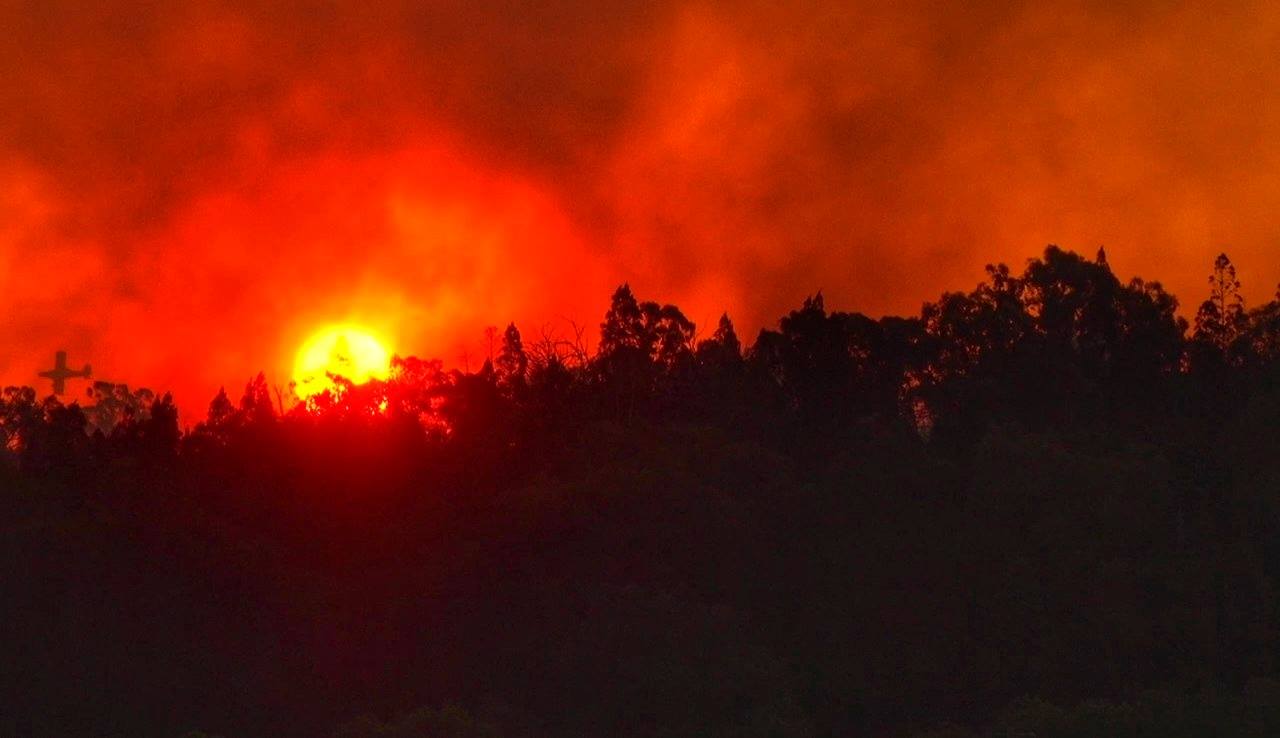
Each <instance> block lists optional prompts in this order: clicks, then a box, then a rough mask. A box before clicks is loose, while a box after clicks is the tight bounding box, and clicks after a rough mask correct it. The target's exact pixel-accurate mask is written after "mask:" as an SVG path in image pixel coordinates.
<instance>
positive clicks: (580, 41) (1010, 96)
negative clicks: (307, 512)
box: [0, 0, 1280, 411]
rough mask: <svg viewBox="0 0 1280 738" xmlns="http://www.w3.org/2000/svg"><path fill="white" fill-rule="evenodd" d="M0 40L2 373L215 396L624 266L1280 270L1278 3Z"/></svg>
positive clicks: (920, 275)
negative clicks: (326, 333)
mask: <svg viewBox="0 0 1280 738" xmlns="http://www.w3.org/2000/svg"><path fill="white" fill-rule="evenodd" d="M371 6H373V7H371ZM424 6H426V7H424ZM481 6H484V7H483V9H482V8H481ZM890 6H891V7H890ZM0 28H4V29H5V33H6V41H5V43H3V44H0V79H3V80H4V83H3V84H0V288H2V289H3V295H4V298H5V304H4V308H3V311H2V312H0V380H2V381H4V382H8V383H15V382H24V383H31V382H34V381H35V376H34V374H35V371H36V370H37V369H40V368H43V366H42V364H43V363H45V362H47V361H48V358H47V357H49V356H51V355H52V352H53V350H54V349H56V348H67V349H69V350H70V351H71V353H72V356H71V359H72V363H76V362H77V361H92V362H93V363H94V365H95V367H96V368H97V369H98V371H99V373H100V374H101V375H103V376H104V378H108V379H116V380H121V381H128V382H131V383H135V384H136V383H139V382H146V383H149V384H151V385H152V386H154V387H156V388H158V389H175V390H176V391H177V392H178V397H179V401H180V402H181V403H182V404H183V405H184V407H186V408H189V409H192V410H196V411H199V410H200V409H201V408H202V407H203V404H204V402H205V401H206V400H207V398H208V396H209V395H211V394H212V392H214V391H215V390H216V389H217V387H218V386H219V385H221V384H227V385H236V384H238V383H239V382H241V381H243V380H244V379H245V378H246V377H248V376H249V375H250V374H251V373H254V372H256V371H257V370H258V369H265V370H267V372H268V374H269V375H271V376H273V377H274V379H275V381H277V382H281V383H283V382H284V381H287V379H288V372H289V366H290V363H291V361H292V356H293V352H294V351H295V349H296V348H297V346H298V345H299V344H300V343H301V342H302V340H303V339H304V338H305V336H306V334H307V333H308V332H309V331H311V330H312V329H314V328H315V327H317V326H318V325H320V324H322V323H325V322H333V321H341V320H355V321H359V322H364V323H368V324H370V325H371V326H373V327H375V328H376V329H377V330H379V331H381V332H383V333H384V334H385V335H387V336H389V337H391V338H392V339H393V343H394V345H395V348H396V350H398V351H401V352H402V353H412V354H418V355H423V356H431V355H437V356H442V357H443V358H445V359H446V360H449V361H451V362H455V363H462V362H464V361H473V362H474V361H476V360H478V359H479V358H480V357H481V356H482V354H483V352H484V344H483V339H482V332H483V328H484V327H485V326H487V325H503V324H505V323H506V321H508V320H516V321H517V322H519V323H520V324H521V325H522V327H524V328H525V329H526V331H529V330H532V331H534V332H537V331H538V330H539V329H540V328H541V326H543V325H551V324H555V323H557V322H558V321H562V320H563V319H564V318H565V317H568V318H572V319H575V320H577V321H578V322H580V323H586V324H594V323H595V322H597V321H598V319H599V315H600V313H601V312H602V311H603V308H604V303H605V301H606V299H607V297H608V292H609V290H610V288H611V287H612V286H614V285H616V284H617V283H620V282H622V281H624V280H629V281H630V282H631V283H632V285H633V286H634V287H635V288H636V290H637V292H639V293H640V294H641V295H642V296H643V297H654V298H659V299H663V300H667V301H672V302H676V303H677V304H679V305H681V306H682V307H684V308H685V309H686V312H688V313H689V314H690V317H692V318H694V319H695V320H698V321H699V322H700V323H702V324H706V323H707V322H708V321H712V320H714V318H715V317H717V316H718V315H719V313H720V311H722V310H728V311H729V312H730V314H731V315H733V316H734V317H735V318H736V319H737V321H738V323H739V326H740V328H741V329H742V331H743V332H744V333H747V334H750V332H751V331H753V330H755V329H757V328H759V327H760V326H762V325H765V324H767V323H768V322H770V321H772V320H773V319H774V318H776V316H777V315H779V314H780V313H782V312H783V311H785V310H787V309H789V308H791V307H793V306H795V305H797V304H798V303H799V302H800V300H801V299H802V298H803V297H804V296H805V295H806V294H809V293H812V292H814V291H816V290H818V289H822V290H823V291H824V293H825V294H826V296H827V298H828V304H831V305H836V306H840V307H842V308H846V309H855V310H862V311H865V312H868V313H871V314H880V313H885V312H897V313H914V312H915V311H917V310H918V309H919V305H920V303H921V302H922V301H924V300H927V299H932V298H934V297H936V296H937V295H938V293H940V292H941V291H943V290H946V289H958V288H967V287H970V286H972V284H973V283H975V282H976V281H977V280H978V279H979V278H980V276H981V268H982V265H983V264H984V263H986V262H988V261H995V260H1005V261H1009V262H1010V263H1012V264H1015V265H1020V264H1021V262H1022V260H1023V259H1024V258H1026V257H1027V256H1030V255H1033V254H1035V253H1036V252H1037V251H1038V250H1039V249H1041V248H1042V247H1043V246H1044V245H1045V244H1046V243H1049V242H1055V243H1060V244H1062V245H1064V246H1066V247H1070V248H1075V249H1078V250H1082V251H1087V252H1088V253H1092V252H1093V250H1094V249H1096V248H1097V246H1099V245H1105V246H1106V247H1107V249H1108V252H1109V254H1110V256H1111V263H1112V264H1113V266H1114V267H1115V268H1116V270H1117V271H1118V272H1120V273H1122V274H1123V275H1131V274H1135V273H1137V274H1141V275H1142V276H1144V277H1148V278H1158V279H1162V280H1163V281H1164V282H1165V284H1166V285H1167V286H1168V287H1170V288H1171V289H1173V290H1174V291H1175V292H1176V293H1178V294H1179V296H1180V297H1182V299H1183V301H1184V309H1185V307H1186V305H1185V303H1192V304H1193V303H1194V302H1196V301H1198V300H1199V299H1200V298H1201V297H1202V293H1203V291H1204V289H1203V288H1204V284H1203V280H1204V275H1205V274H1207V272H1208V269H1209V266H1210V265H1211V262H1212V258H1213V256H1214V255H1215V254H1217V253H1218V252H1219V251H1222V250H1226V251H1227V252H1228V253H1229V254H1231V256H1232V257H1233V259H1234V260H1235V262H1236V263H1237V265H1238V266H1239V268H1240V271H1241V276H1242V277H1243V278H1244V280H1245V282H1246V292H1247V294H1248V295H1249V296H1250V297H1252V298H1254V299H1264V298H1267V297H1270V295H1271V293H1272V290H1273V288H1274V285H1275V283H1276V281H1277V280H1278V279H1280V259H1277V258H1276V256H1277V253H1280V248H1278V245H1280V238H1278V237H1280V232H1278V231H1280V178H1278V177H1277V174H1276V172H1277V171H1280V85H1276V84H1275V80H1276V79H1277V74H1278V73H1280V57H1278V56H1277V55H1276V54H1275V49H1276V48H1277V42H1280V11H1277V9H1276V8H1275V6H1274V5H1273V4H1269V3H1261V2H1258V3H1239V4H1233V5H1232V6H1231V7H1223V5H1222V4H1221V3H1186V4H1178V5H1176V6H1172V7H1171V6H1170V4H1168V3H1155V2H1151V3H1141V2H1139V3H1121V4H1115V3H1093V2H1076V3H1069V2H1062V3H892V4H886V3H865V4H863V5H862V6H861V7H859V6H858V5H856V4H850V3H784V4H779V3H755V4H753V3H732V4H728V3H726V4H722V5H716V4H710V3H707V4H702V3H649V4H640V3H620V2H617V3H615V2H610V1H604V2H590V3H569V2H556V1H554V0H553V1H552V2H543V3H515V2H510V3H464V2H435V3H409V2H405V3H395V2H381V3H365V2H360V3H357V2H310V3H303V2H284V1H281V2H265V3H261V4H259V5H258V7H257V8H256V9H253V10H245V9H243V8H235V7H233V4H231V3H217V2H199V1H197V2H188V3H151V2H133V3H123V2H98V3H88V4H86V3H82V2H69V1H68V0H45V1H44V2H11V3H6V4H5V5H4V6H3V8H0Z"/></svg>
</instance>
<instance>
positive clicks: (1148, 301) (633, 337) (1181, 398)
mask: <svg viewBox="0 0 1280 738" xmlns="http://www.w3.org/2000/svg"><path fill="white" fill-rule="evenodd" d="M1206 266H1207V269H1206V271H1210V272H1211V274H1210V278H1209V284H1208V287H1207V289H1206V294H1205V295H1203V296H1196V297H1197V298H1198V299H1199V298H1203V303H1202V304H1200V305H1199V306H1198V308H1196V309H1188V310H1185V311H1182V312H1183V313H1184V314H1186V315H1188V316H1193V320H1192V321H1191V322H1188V321H1187V320H1185V319H1184V318H1182V317H1180V312H1179V309H1178V302H1177V300H1176V299H1175V298H1174V297H1173V296H1172V295H1170V294H1168V293H1167V292H1166V291H1165V290H1164V289H1162V287H1161V286H1160V285H1159V284H1158V283H1156V282H1146V281H1143V280H1140V279H1133V280H1131V281H1129V282H1127V283H1126V282H1123V281H1121V280H1120V279H1118V278H1117V277H1116V275H1115V274H1114V273H1113V272H1112V271H1111V269H1110V267H1109V266H1108V264H1107V261H1106V257H1105V254H1103V253H1101V252H1099V254H1098V256H1097V257H1096V258H1093V259H1089V258H1085V257H1082V256H1080V255H1078V254H1075V253H1072V252H1069V251H1064V250H1061V249H1058V248H1056V247H1050V248H1048V249H1047V250H1045V252H1044V253H1043V255H1042V256H1041V257H1039V258H1036V259H1032V260H1030V261H1029V262H1028V263H1027V265H1026V267H1025V269H1023V270H1022V271H1021V273H1018V272H1016V271H1014V270H1011V269H1009V268H1008V267H1006V266H1004V265H1000V266H993V267H988V269H987V277H986V279H985V280H984V281H983V282H982V283H981V284H979V285H978V286H977V287H976V288H975V289H973V290H972V291H969V292H954V293H947V294H944V295H942V296H941V298H940V299H938V300H937V301H936V302H932V303H929V304H926V305H925V306H924V307H923V310H922V312H921V314H920V315H919V317H885V318H880V319H873V318H870V317H867V316H865V315H861V314H856V313H843V312H829V311H828V310H827V307H826V305H825V304H824V301H823V298H822V296H821V295H820V294H819V295H815V296H813V297H810V298H809V299H806V300H804V302H803V304H802V305H801V306H800V307H799V308H798V309H796V310H794V311H792V312H790V313H789V314H787V315H786V316H785V317H783V318H782V319H781V320H780V321H779V322H778V323H777V326H776V327H775V328H772V329H767V330H764V331H762V332H761V333H760V334H759V335H758V337H756V339H755V341H754V342H753V343H751V344H750V345H749V346H747V345H744V343H743V342H742V341H741V340H740V339H739V338H738V337H737V335H736V334H735V331H734V327H733V325H732V323H731V322H730V320H729V318H728V317H724V318H721V320H720V322H719V325H718V326H716V327H715V328H714V330H713V331H710V332H703V333H701V334H699V332H698V331H697V330H696V328H695V326H694V325H693V323H692V322H690V321H689V320H688V319H687V318H686V317H685V316H684V315H683V314H682V313H681V311H680V310H679V309H678V308H677V307H676V306H673V305H666V304H661V303H658V302H647V301H643V300H641V299H639V298H637V297H636V296H635V295H634V294H633V293H632V291H631V290H630V289H629V288H628V287H627V286H623V287H621V288H619V289H618V290H617V291H616V292H615V293H614V294H613V296H612V300H611V302H610V303H609V306H608V309H607V312H606V314H605V316H604V319H603V322H602V324H601V326H600V333H599V341H598V344H597V345H595V346H593V347H590V349H588V346H587V344H586V342H585V341H584V340H583V337H582V334H581V333H577V334H573V333H571V334H570V335H566V336H557V335H554V334H552V333H549V332H546V331H543V332H541V333H539V335H538V336H537V338H534V337H533V333H534V331H527V332H526V334H522V333H521V332H520V330H519V329H518V328H517V327H516V326H515V325H512V326H509V327H507V328H506V330H505V331H499V332H497V333H496V334H495V336H494V339H495V340H494V341H493V343H494V348H493V350H492V352H491V353H492V356H491V357H490V359H489V360H488V361H486V362H485V363H484V365H483V367H482V368H481V369H480V370H479V371H475V372H459V371H446V370H445V368H444V367H443V365H442V364H441V363H440V362H438V361H429V360H421V359H417V358H398V359H396V360H395V362H394V366H393V372H392V374H391V376H390V378H389V379H388V380H386V381H374V382H370V383H368V384H364V385H358V386H354V385H351V384H350V383H343V382H340V384H339V388H338V389H337V390H336V391H334V392H330V393H328V394H324V395H320V396H318V397H315V398H312V399H310V400H308V401H307V402H304V403H299V404H297V405H296V406H294V407H282V405H281V403H280V402H279V398H278V397H276V396H275V395H274V393H273V392H272V391H271V388H270V387H269V386H268V384H267V383H266V382H265V381H264V379H263V378H262V377H261V376H259V377H258V378H256V379H254V380H252V381H251V382H249V384H248V386H247V387H246V388H245V391H244V392H243V395H242V396H240V393H239V392H236V393H233V394H232V395H230V396H228V395H227V394H226V393H225V392H223V393H220V394H219V395H218V396H217V397H216V398H214V400H213V401H212V403H211V404H210V406H209V409H208V413H207V416H206V417H204V418H203V419H201V420H200V422H198V423H194V424H193V425H192V426H191V427H190V428H188V429H184V428H183V427H182V426H181V425H180V424H179V422H178V416H177V411H176V408H175V407H174V405H173V403H172V401H171V400H170V399H169V398H167V397H163V396H162V397H156V396H154V395H152V394H151V393H149V392H146V391H135V390H131V389H129V388H127V387H121V386H110V385H98V386H96V387H95V389H94V390H92V393H91V394H92V397H89V398H86V401H85V402H84V403H83V405H82V404H80V403H74V402H73V403H70V404H64V403H62V402H60V401H59V400H58V399H56V398H53V397H50V398H47V399H43V400H41V399H39V397H38V395H37V393H36V392H35V391H34V390H32V389H30V388H15V387H10V388H7V389H5V390H4V396H3V399H2V400H0V440H2V441H3V451H2V452H0V454H2V456H0V525H2V526H3V529H2V530H0V550H2V552H3V553H2V555H0V567H3V568H2V571H3V575H2V582H3V583H2V585H0V586H2V587H3V591H2V592H0V594H2V599H0V623H3V627H0V649H2V650H0V653H2V654H3V663H4V669H3V676H0V695H2V696H0V734H2V735H4V736H140V737H146V736H164V737H166V738H177V737H178V736H182V735H186V734H190V735H209V736H213V735H222V736H226V738H255V737H259V736H262V737H266V736H273V737H274V736H280V737H284V738H290V737H293V736H299V737H303V736H306V737H319V738H324V737H326V736H335V737H342V738H374V737H375V736H376V737H379V738H460V737H462V736H476V737H479V736H503V737H504V738H524V737H529V738H543V737H546V738H559V737H564V738H569V737H575V738H576V737H579V736H582V737H588V736H591V737H594V736H622V737H624V738H625V737H629V736H636V737H639V736H669V737H675V736H689V737H693V736H743V737H751V736H760V737H765V736H769V737H777V738H801V737H810V736H812V737H815V738H816V737H818V736H824V737H825V736H918V737H921V738H922V737H923V736H933V737H934V738H943V737H944V736H946V737H948V738H960V737H974V738H976V737H978V736H1011V735H1017V736H1031V735H1034V736H1037V738H1046V737H1051V736H1059V737H1061V738H1074V737H1076V736H1080V737H1083V736H1101V735H1107V736H1204V735H1215V736H1268V735H1276V734H1277V733H1280V432H1277V429H1278V428H1280V295H1278V296H1277V299H1276V300H1274V301H1271V302H1268V303H1266V304H1263V305H1261V306H1258V307H1255V308H1252V309H1250V308H1249V307H1248V306H1246V305H1245V303H1244V300H1243V299H1242V298H1241V295H1240V282H1239V280H1238V279H1237V277H1236V273H1235V269H1234V267H1233V266H1232V265H1231V263H1230V261H1229V260H1228V259H1227V257H1226V256H1220V257H1219V258H1218V259H1217V260H1216V262H1215V263H1213V264H1212V265H1206Z"/></svg>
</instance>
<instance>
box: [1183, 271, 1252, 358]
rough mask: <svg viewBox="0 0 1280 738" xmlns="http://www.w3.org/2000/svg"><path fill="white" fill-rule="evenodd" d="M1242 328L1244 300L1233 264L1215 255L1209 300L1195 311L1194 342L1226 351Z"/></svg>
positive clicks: (1238, 335)
mask: <svg viewBox="0 0 1280 738" xmlns="http://www.w3.org/2000/svg"><path fill="white" fill-rule="evenodd" d="M1244 327H1245V311H1244V297H1243V296H1242V295H1241V294H1240V280H1239V279H1237V278H1236V268H1235V265H1234V264H1232V263H1231V259H1229V258H1227V255H1226V254H1218V258H1216V259H1214V260H1213V273H1212V274H1210V275H1209V298H1208V299H1206V300H1205V301H1204V302H1203V303H1201V304H1200V309H1199V310H1198V311H1196V322H1195V339H1196V340H1197V341H1200V342H1203V343H1206V344H1209V345H1212V346H1215V347H1217V349H1218V350H1219V351H1224V352H1225V351H1226V350H1227V349H1228V348H1230V346H1231V344H1232V343H1234V342H1235V340H1236V339H1237V338H1239V337H1240V334H1241V332H1242V331H1243V330H1244Z"/></svg>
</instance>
